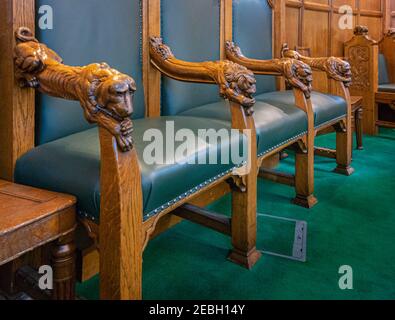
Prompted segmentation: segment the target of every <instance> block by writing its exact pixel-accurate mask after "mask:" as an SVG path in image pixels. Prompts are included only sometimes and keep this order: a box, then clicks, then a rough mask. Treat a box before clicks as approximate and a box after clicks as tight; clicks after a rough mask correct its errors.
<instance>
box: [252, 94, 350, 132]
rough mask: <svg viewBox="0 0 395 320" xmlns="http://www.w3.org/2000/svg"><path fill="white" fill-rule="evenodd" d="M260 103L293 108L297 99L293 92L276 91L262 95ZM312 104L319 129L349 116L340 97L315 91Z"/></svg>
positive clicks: (258, 98) (316, 125) (345, 104)
mask: <svg viewBox="0 0 395 320" xmlns="http://www.w3.org/2000/svg"><path fill="white" fill-rule="evenodd" d="M255 98H256V100H258V101H264V102H266V103H270V104H272V105H274V106H285V105H286V106H289V107H291V106H293V105H294V103H295V98H294V95H293V91H291V90H287V91H274V92H269V93H264V94H260V95H258V96H256V97H255ZM311 102H312V104H313V110H314V125H315V127H316V128H319V127H321V126H323V125H325V124H326V123H328V122H330V121H333V120H336V119H340V118H342V117H344V116H345V115H346V114H347V103H346V101H345V100H344V99H343V98H341V97H339V96H334V95H330V94H324V93H320V92H316V91H313V92H312V93H311Z"/></svg>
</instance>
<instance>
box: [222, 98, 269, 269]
mask: <svg viewBox="0 0 395 320" xmlns="http://www.w3.org/2000/svg"><path fill="white" fill-rule="evenodd" d="M230 105H231V112H232V128H238V129H248V130H249V132H250V136H249V138H248V139H249V141H248V149H249V155H248V157H249V172H248V173H247V172H246V173H245V175H244V176H242V177H239V178H235V179H239V181H237V183H236V184H235V185H234V186H233V188H232V222H231V229H232V247H233V248H232V250H231V251H230V253H229V256H228V259H229V260H230V261H232V262H234V263H237V264H239V265H241V266H243V267H245V268H247V269H251V268H252V267H253V266H254V265H255V263H256V262H257V261H258V260H259V258H260V257H261V255H262V254H261V252H260V251H258V250H257V249H256V233H257V221H256V218H257V213H256V201H257V174H258V168H257V163H258V162H257V158H256V154H257V151H256V145H257V144H256V132H255V123H254V119H253V117H252V116H248V117H245V116H244V111H243V109H242V107H241V106H240V105H238V104H235V103H234V102H231V103H230Z"/></svg>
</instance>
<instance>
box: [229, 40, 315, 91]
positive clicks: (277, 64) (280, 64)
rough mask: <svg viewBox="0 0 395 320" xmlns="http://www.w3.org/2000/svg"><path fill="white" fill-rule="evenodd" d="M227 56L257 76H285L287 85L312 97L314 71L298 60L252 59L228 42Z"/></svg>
mask: <svg viewBox="0 0 395 320" xmlns="http://www.w3.org/2000/svg"><path fill="white" fill-rule="evenodd" d="M226 56H227V58H228V59H229V60H231V61H233V62H236V63H238V64H241V65H243V66H245V67H247V68H248V69H250V70H252V71H253V72H254V73H256V74H261V75H274V76H283V77H284V78H285V80H286V81H287V83H288V84H289V85H290V86H291V87H293V88H296V89H300V90H302V91H303V93H304V95H305V96H306V98H309V97H310V94H311V89H312V85H311V83H312V81H313V78H312V71H311V68H310V67H309V66H308V65H307V64H306V63H304V62H302V61H298V60H297V59H288V58H283V59H271V60H257V59H250V58H247V57H245V56H244V55H243V53H242V52H241V49H240V48H239V47H238V46H236V45H235V43H234V42H232V41H227V42H226Z"/></svg>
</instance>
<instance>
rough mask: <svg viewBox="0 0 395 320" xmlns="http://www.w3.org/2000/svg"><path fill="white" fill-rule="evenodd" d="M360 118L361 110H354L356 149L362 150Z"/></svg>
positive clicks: (361, 115)
mask: <svg viewBox="0 0 395 320" xmlns="http://www.w3.org/2000/svg"><path fill="white" fill-rule="evenodd" d="M362 117H363V109H362V108H359V109H357V110H355V115H354V119H355V134H356V138H357V149H358V150H363V144H362V136H363V127H362Z"/></svg>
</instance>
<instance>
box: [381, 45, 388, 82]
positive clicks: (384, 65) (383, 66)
mask: <svg viewBox="0 0 395 320" xmlns="http://www.w3.org/2000/svg"><path fill="white" fill-rule="evenodd" d="M388 83H390V77H389V75H388V68H387V61H386V59H385V56H384V55H383V54H382V53H380V54H379V84H388Z"/></svg>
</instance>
